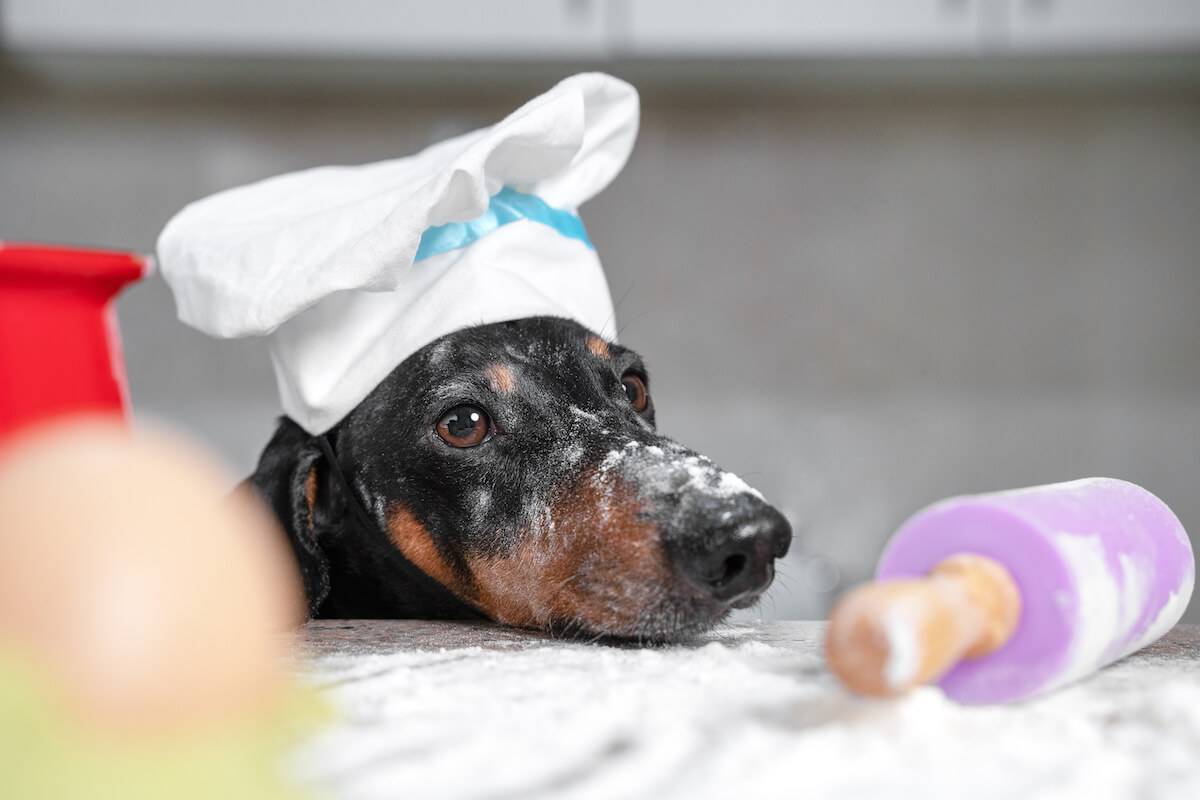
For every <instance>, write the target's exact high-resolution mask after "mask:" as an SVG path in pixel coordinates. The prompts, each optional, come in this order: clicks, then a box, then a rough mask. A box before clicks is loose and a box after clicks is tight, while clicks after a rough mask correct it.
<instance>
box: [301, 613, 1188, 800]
mask: <svg viewBox="0 0 1200 800" xmlns="http://www.w3.org/2000/svg"><path fill="white" fill-rule="evenodd" d="M823 632H824V623H820V622H761V623H745V624H732V625H726V626H722V627H720V628H718V629H716V630H714V631H713V632H711V633H709V634H707V635H705V636H703V637H700V638H698V639H696V640H693V641H689V642H687V643H684V644H678V645H671V646H664V647H634V646H614V645H610V644H599V643H586V642H576V641H564V640H557V639H552V638H550V637H548V636H545V635H542V634H538V633H533V632H526V631H519V630H514V629H510V628H502V627H496V626H492V625H488V624H479V623H435V622H420V621H375V620H369V621H368V620H347V621H316V622H312V623H309V624H308V625H307V626H305V628H304V629H303V632H302V642H301V644H300V645H299V647H298V648H297V660H296V669H297V671H298V673H299V674H300V675H301V676H302V678H303V679H304V680H306V681H307V682H309V683H310V684H312V685H315V686H316V687H318V689H319V691H320V692H321V693H322V694H323V695H325V696H326V697H327V698H328V699H329V700H330V701H331V703H332V705H333V706H334V708H335V710H336V713H337V717H338V721H337V722H336V723H335V724H334V725H332V726H331V727H330V728H329V729H328V730H326V731H324V732H323V733H321V734H320V735H318V736H317V737H315V738H314V739H313V740H311V741H310V742H308V743H307V744H306V745H305V746H304V747H302V748H301V749H300V750H299V751H297V753H296V754H295V755H294V757H293V759H292V760H291V762H290V764H289V768H290V769H292V770H293V771H294V772H295V773H296V774H297V775H298V776H299V777H300V778H301V780H302V781H303V782H304V783H305V784H307V785H309V786H312V787H314V788H315V789H316V790H317V791H318V792H319V793H320V795H321V796H326V797H331V798H396V797H408V798H442V797H445V798H510V797H511V798H542V797H546V798H549V797H554V798H560V797H561V798H591V797H595V798H626V797H628V798H637V797H647V798H650V797H653V798H675V797H678V798H708V797H712V798H728V797H731V796H738V797H752V798H770V797H805V798H826V797H828V798H835V797H836V798H839V800H846V799H847V798H860V797H861V798H871V800H877V798H882V797H914V798H918V797H919V798H921V800H930V798H941V797H945V798H956V799H957V798H960V797H967V796H969V797H971V798H973V800H975V799H977V798H993V797H994V798H1008V797H1013V798H1018V797H1019V798H1041V797H1045V798H1071V797H1080V798H1085V797H1086V798H1088V800H1096V798H1139V800H1140V799H1142V798H1151V799H1155V798H1163V799H1169V800H1174V799H1175V798H1179V800H1185V799H1186V800H1195V798H1197V797H1200V628H1197V627H1195V626H1184V625H1180V626H1177V627H1176V628H1175V629H1174V630H1173V631H1171V632H1170V633H1169V634H1168V635H1167V636H1166V637H1164V638H1163V639H1162V640H1160V641H1159V642H1157V643H1155V644H1153V645H1151V646H1150V647H1147V648H1146V649H1144V650H1142V651H1141V652H1139V653H1136V654H1134V655H1133V656H1130V657H1128V658H1126V659H1124V660H1122V661H1120V662H1118V663H1116V664H1113V665H1110V666H1109V667H1107V668H1105V669H1104V670H1102V671H1100V672H1099V673H1097V674H1095V675H1093V676H1091V677H1089V678H1087V679H1085V680H1083V681H1080V682H1078V683H1076V684H1074V685H1072V686H1069V687H1066V688H1064V689H1061V690H1059V691H1057V692H1054V693H1052V694H1050V695H1048V696H1046V697H1042V698H1038V699H1035V700H1031V701H1027V702H1024V703H1019V704H1014V705H1009V706H991V707H963V706H959V705H957V704H955V703H953V702H951V701H949V700H947V699H946V698H945V697H944V696H943V695H942V694H941V692H940V691H939V690H938V689H936V688H925V689H920V690H917V691H915V692H913V693H911V694H909V695H908V696H906V697H904V698H901V699H897V700H864V699H859V698H854V697H850V696H848V695H846V694H845V693H843V692H842V691H841V690H840V689H839V688H838V687H837V685H836V684H835V682H834V680H833V678H832V677H831V676H830V675H829V673H828V672H826V670H825V669H824V665H823V663H822V659H821V638H822V635H823Z"/></svg>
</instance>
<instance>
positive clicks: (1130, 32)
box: [998, 0, 1200, 54]
mask: <svg viewBox="0 0 1200 800" xmlns="http://www.w3.org/2000/svg"><path fill="white" fill-rule="evenodd" d="M1004 3H1005V6H1004V9H1003V11H1004V13H1002V14H1001V15H999V16H998V20H999V21H1000V22H1001V24H1004V25H1006V30H1005V36H1004V40H1005V46H1006V48H1007V49H1008V50H1010V51H1013V52H1015V53H1061V54H1071V53H1099V54H1106V53H1121V52H1156V51H1178V50H1190V51H1192V52H1196V51H1197V50H1198V49H1200V0H1004Z"/></svg>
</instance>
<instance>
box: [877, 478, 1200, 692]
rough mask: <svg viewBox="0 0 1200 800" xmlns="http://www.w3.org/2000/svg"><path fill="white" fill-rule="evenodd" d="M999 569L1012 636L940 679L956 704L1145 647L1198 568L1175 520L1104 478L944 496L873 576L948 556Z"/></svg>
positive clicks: (1162, 629)
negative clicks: (1011, 606)
mask: <svg viewBox="0 0 1200 800" xmlns="http://www.w3.org/2000/svg"><path fill="white" fill-rule="evenodd" d="M964 553H970V554H977V555H981V556H986V557H988V558H990V559H992V560H994V561H995V562H998V563H999V564H1000V565H1002V566H1003V567H1004V568H1005V569H1007V571H1008V573H1009V575H1010V576H1011V578H1012V580H1013V582H1014V583H1015V584H1016V588H1017V591H1018V592H1019V594H1020V607H1021V610H1020V617H1019V620H1018V621H1017V623H1016V627H1015V630H1013V632H1012V634H1011V637H1010V638H1008V640H1007V641H1006V642H1005V643H1004V644H1003V645H1001V646H1000V647H999V649H996V650H994V651H993V652H991V653H988V654H987V655H983V656H980V657H977V658H967V659H964V660H962V661H960V662H959V663H958V664H957V665H956V666H954V667H953V668H952V669H950V671H949V672H947V673H946V674H945V675H944V676H943V677H942V678H941V680H940V681H939V684H940V685H941V687H942V689H943V690H944V691H945V693H946V694H947V695H948V696H949V697H951V698H953V699H955V700H958V701H960V702H963V703H997V702H1006V701H1013V700H1021V699H1023V698H1027V697H1031V696H1033V695H1037V694H1041V693H1043V692H1048V691H1051V690H1053V689H1056V688H1058V687H1060V686H1063V685H1064V684H1067V683H1070V682H1071V681H1074V680H1077V679H1079V678H1081V677H1083V676H1085V675H1088V674H1089V673H1091V672H1093V671H1095V670H1098V669H1100V668H1101V667H1103V666H1105V665H1106V664H1109V663H1111V662H1113V661H1116V660H1117V659H1119V658H1123V657H1124V656H1127V655H1129V654H1130V653H1133V652H1134V651H1136V650H1139V649H1141V648H1142V647H1145V646H1146V645H1148V644H1150V643H1151V642H1153V641H1154V640H1156V639H1158V638H1159V637H1161V636H1162V635H1163V634H1165V633H1166V632H1167V631H1168V630H1170V629H1171V627H1172V626H1173V625H1174V624H1175V623H1176V622H1178V621H1179V618H1180V616H1182V614H1183V611H1184V609H1185V608H1186V607H1187V604H1188V601H1189V599H1190V598H1191V594H1192V585H1193V582H1194V579H1195V562H1194V559H1193V556H1192V548H1191V545H1190V543H1189V542H1188V537H1187V534H1186V533H1185V532H1184V530H1183V526H1182V525H1180V523H1179V520H1178V519H1177V518H1176V517H1175V515H1174V514H1173V513H1172V512H1171V510H1170V509H1169V508H1167V506H1166V505H1164V504H1163V502H1162V501H1161V500H1159V499H1158V498H1157V497H1155V496H1154V495H1152V494H1151V493H1150V492H1148V491H1146V490H1145V489H1142V488H1140V487H1138V486H1135V485H1133V484H1131V483H1127V482H1125V481H1120V480H1114V479H1112V478H1087V479H1084V480H1078V481H1071V482H1069V483H1058V484H1053V485H1050V486H1038V487H1033V488H1029V489H1016V490H1013V491H1007V492H997V493H995V494H984V495H977V496H971V497H957V498H952V499H949V500H944V501H942V502H940V503H937V504H935V505H932V506H930V507H928V508H926V509H925V510H923V511H921V512H920V513H918V514H917V515H916V516H914V517H913V518H912V519H911V520H909V521H908V522H907V523H906V524H905V525H904V526H903V527H901V529H900V530H899V531H898V532H897V533H896V534H895V535H894V536H893V537H892V539H891V541H890V542H889V543H888V545H887V548H886V550H885V551H884V554H883V556H882V558H881V559H880V562H879V567H878V569H877V570H876V577H877V578H878V579H880V580H892V579H898V578H919V577H922V576H925V575H926V574H927V573H929V572H930V570H931V569H932V568H933V567H934V566H935V565H937V564H938V563H939V562H942V561H943V559H946V558H947V557H949V556H954V555H958V554H964Z"/></svg>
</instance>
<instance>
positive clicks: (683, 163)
mask: <svg viewBox="0 0 1200 800" xmlns="http://www.w3.org/2000/svg"><path fill="white" fill-rule="evenodd" d="M585 69H603V70H605V71H608V72H611V73H613V74H616V75H618V76H621V77H624V78H626V79H628V80H630V81H632V82H633V83H634V84H635V85H637V86H638V87H639V89H640V90H641V91H642V102H643V123H642V132H641V136H640V139H639V143H638V146H637V149H636V150H635V152H634V155H633V158H632V160H631V161H630V163H629V166H628V167H627V168H626V170H625V172H624V173H623V175H622V176H621V177H620V178H618V179H617V181H616V182H615V183H614V184H613V185H612V186H611V187H610V188H609V189H608V190H607V191H606V192H605V193H604V194H602V195H601V196H600V197H599V198H597V199H596V200H594V201H592V202H591V203H589V204H588V205H587V206H585V207H584V209H583V210H582V215H583V217H584V220H585V222H586V223H587V226H588V229H589V232H590V234H591V237H592V239H593V241H594V242H595V243H596V245H597V248H598V250H599V251H600V253H601V256H602V258H603V261H604V263H605V265H606V268H607V270H608V277H609V282H610V286H611V288H612V293H613V296H614V299H616V300H618V301H619V302H620V305H619V308H618V319H619V322H620V324H621V326H622V333H621V338H622V341H623V342H624V343H626V344H628V345H630V346H632V347H634V348H636V349H638V350H640V351H641V352H642V353H643V354H645V356H646V358H647V360H648V362H649V364H650V367H651V371H652V380H653V390H654V394H655V401H656V405H657V407H658V408H659V419H660V427H661V429H662V430H663V431H664V432H665V433H667V434H668V435H671V436H673V437H675V438H677V439H679V440H681V441H683V442H685V443H686V444H688V445H690V446H692V447H694V448H696V449H698V450H700V451H702V452H704V453H707V454H709V455H711V456H712V457H713V458H714V459H715V460H716V461H718V462H719V463H721V464H722V465H723V466H725V467H727V468H729V469H733V470H735V471H737V472H739V473H741V474H742V475H743V476H745V477H746V479H747V480H748V481H750V482H751V483H752V484H754V485H756V486H757V487H759V488H760V489H762V491H763V492H764V493H765V494H766V495H767V497H768V498H769V499H771V500H773V501H774V502H776V503H777V504H778V505H779V506H780V507H781V508H782V509H784V511H785V512H786V513H787V514H788V515H789V517H790V518H791V519H792V521H793V524H794V525H795V528H796V531H797V534H798V538H797V543H796V546H795V547H794V548H793V551H792V554H791V555H789V557H788V559H787V563H786V564H785V565H784V566H783V568H782V569H781V572H780V576H781V577H780V580H779V581H778V582H777V583H776V586H775V588H774V589H773V590H772V593H771V597H770V598H769V599H768V600H767V601H766V602H765V603H764V604H763V606H762V607H761V608H760V609H758V610H756V611H751V612H745V615H746V616H748V617H751V618H752V617H755V616H758V615H759V614H761V615H762V616H764V617H767V618H801V619H803V618H818V617H821V616H822V615H824V614H825V612H826V611H827V610H828V607H829V605H830V603H831V602H832V601H833V599H835V598H836V596H837V595H838V593H839V592H840V591H842V590H843V589H844V588H846V587H847V586H849V585H850V584H852V583H854V582H856V581H859V580H862V579H864V578H866V577H867V576H868V575H869V574H870V572H871V571H872V569H873V567H874V563H875V560H876V558H877V556H878V554H879V551H880V548H881V547H882V544H883V542H884V541H885V539H886V538H887V537H888V536H889V535H890V533H891V532H892V531H894V530H895V529H896V528H897V527H898V526H899V525H900V524H901V523H902V522H903V521H904V520H905V519H906V518H907V517H908V516H910V515H911V514H912V513H914V512H916V511H917V510H918V509H920V508H921V507H923V506H924V505H926V504H928V503H930V502H932V501H934V500H937V499H939V498H942V497H945V496H948V495H954V494H960V493H973V492H979V491H986V490H991V489H1001V488H1010V487H1016V486H1023V485H1029V484H1035V483H1042V482H1049V481H1057V480H1065V479H1070V478H1076V477H1082V476H1087V475H1111V476H1116V477H1123V478H1126V479H1128V480H1132V481H1134V482H1137V483H1140V484H1142V485H1144V486H1146V487H1147V488H1149V489H1150V490H1151V491H1153V492H1155V493H1156V494H1158V495H1159V496H1160V497H1162V498H1163V499H1164V500H1165V501H1166V502H1167V503H1168V504H1169V505H1171V506H1172V508H1174V509H1175V511H1176V513H1177V514H1178V515H1179V517H1180V519H1181V520H1182V521H1183V523H1184V526H1185V527H1188V528H1190V529H1191V531H1192V534H1193V536H1194V537H1197V535H1198V534H1200V314H1197V312H1196V309H1197V306H1200V3H1197V2H1195V0H843V1H842V2H837V3H825V2H816V0H792V1H791V2H789V1H788V0H739V2H716V1H715V0H607V1H603V0H522V1H521V2H510V3H495V2H490V1H489V0H441V1H440V2H437V3H429V2H419V1H418V0H343V1H342V2H339V3H329V2H324V1H323V0H259V1H258V2H255V3H244V2H240V1H239V0H207V1H206V2H203V3H201V2H189V1H188V0H156V2H149V0H143V1H141V2H138V1H136V0H108V1H107V2H105V3H102V4H101V3H92V2H88V0H0V237H2V238H5V239H9V240H15V241H20V240H33V241H49V242H66V243H74V244H83V245H94V246H110V247H116V248H131V249H136V250H141V251H145V252H151V251H152V250H153V248H154V242H155V239H156V237H157V235H158V232H159V230H160V229H161V228H162V226H163V224H164V223H165V222H166V221H167V219H169V218H170V217H171V215H173V214H174V213H175V212H176V211H178V210H179V209H180V208H181V207H182V206H183V205H184V204H186V203H188V202H190V201H191V200H194V199H197V198H199V197H201V196H204V195H207V194H210V193H212V192H215V191H218V190H220V189H224V188H227V187H231V186H235V185H239V184H242V183H245V182H248V181H253V180H256V179H259V178H263V177H266V176H269V175H273V174H277V173H280V172H285V171H289V170H295V169H301V168H305V167H309V166H315V165H321V164H352V163H362V162H367V161H374V160H380V159H385V158H393V157H397V156H401V155H406V154H409V153H412V152H414V151H416V150H419V149H421V148H422V147H424V146H426V145H428V144H430V143H432V142H435V141H438V140H440V139H442V138H445V137H447V136H449V135H453V134H456V133H460V132H463V131H466V130H470V129H473V128H475V127H479V126H481V125H486V124H489V123H491V122H494V121H496V120H498V119H499V118H500V117H502V116H503V115H504V114H506V113H507V112H508V111H511V110H512V109H514V108H515V107H516V106H518V105H519V104H520V103H522V102H523V101H524V100H526V99H528V98H529V97H532V96H533V95H534V94H536V93H538V92H541V91H544V90H545V89H547V88H549V87H550V86H551V85H553V84H554V83H555V82H556V81H557V80H559V79H560V78H562V77H564V76H566V75H569V74H571V73H573V72H577V71H581V70H585ZM119 315H120V321H121V329H122V334H123V336H124V341H125V350H126V358H127V361H128V367H129V377H130V382H131V386H132V393H133V403H134V408H135V413H136V414H137V416H138V417H139V418H141V419H159V420H168V421H170V422H172V423H175V424H177V425H180V426H182V427H184V428H185V429H188V430H190V431H191V432H193V433H195V434H197V435H199V436H200V437H201V438H202V439H204V440H205V441H207V442H209V443H210V444H211V445H213V446H214V447H216V448H217V449H218V450H219V451H221V452H222V453H223V454H224V455H225V456H226V458H227V459H228V461H230V462H231V463H232V465H233V466H234V467H235V468H236V469H238V470H239V471H241V472H243V473H248V472H249V471H250V470H251V469H252V467H253V464H254V463H255V461H256V459H257V455H258V452H259V450H260V449H261V448H262V446H263V445H264V444H265V443H266V441H267V439H268V437H269V435H270V433H271V431H272V430H273V427H274V424H275V417H276V415H278V414H279V413H280V412H279V406H278V401H277V399H276V395H275V389H274V380H273V377H272V374H271V371H270V366H269V364H268V361H267V357H266V352H265V349H264V348H263V347H262V346H260V344H259V343H257V342H253V341H251V342H246V341H239V342H218V341H213V340H210V339H208V338H206V337H205V336H203V335H201V334H198V333H196V332H194V331H192V330H190V329H188V328H185V327H184V326H182V325H181V324H180V323H178V322H176V321H175V313H174V303H173V301H172V299H171V297H170V294H169V293H168V291H167V289H166V286H165V284H163V282H162V280H161V278H159V277H157V276H156V277H153V278H151V279H150V280H148V281H146V282H144V283H143V284H140V285H138V286H136V287H134V288H132V289H130V290H129V291H128V292H126V294H125V295H124V296H123V297H122V299H121V301H120V303H119ZM0 368H2V365H0ZM1185 621H1190V622H1200V605H1198V604H1197V603H1193V607H1192V609H1190V610H1189V612H1188V614H1187V616H1186V617H1185Z"/></svg>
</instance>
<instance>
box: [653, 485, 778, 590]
mask: <svg viewBox="0 0 1200 800" xmlns="http://www.w3.org/2000/svg"><path fill="white" fill-rule="evenodd" d="M716 519H717V521H716V524H714V525H711V526H708V528H709V529H708V530H705V531H703V532H700V535H696V536H690V537H687V538H684V539H679V540H675V541H674V542H671V543H670V545H669V547H668V550H669V552H670V556H671V559H672V561H673V562H674V565H675V568H676V569H677V570H678V571H679V573H680V574H681V575H682V576H683V577H684V578H685V579H686V580H687V581H688V582H689V583H691V584H692V585H693V586H695V587H696V589H698V590H699V591H700V592H701V593H703V594H705V595H707V596H708V597H710V598H711V599H712V600H714V601H715V602H717V603H719V604H721V605H725V606H734V607H737V606H738V605H739V603H741V602H745V603H747V604H748V603H750V602H753V601H754V599H756V598H757V597H758V595H759V594H761V593H762V592H763V591H764V590H765V589H766V588H767V587H768V586H770V585H771V581H772V580H773V579H774V577H775V559H776V558H782V557H783V556H784V555H786V554H787V550H788V546H789V545H790V543H791V541H792V526H791V525H790V524H789V523H788V521H787V519H786V518H785V517H784V516H783V514H781V513H779V511H778V510H776V509H775V508H773V507H771V506H769V505H766V504H765V503H761V502H754V503H747V504H745V505H743V506H741V507H739V509H738V511H737V512H735V513H730V514H725V515H720V516H718V517H717V518H716Z"/></svg>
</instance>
